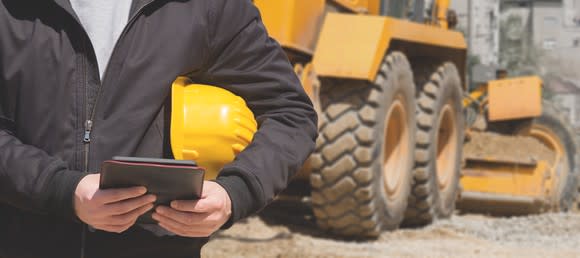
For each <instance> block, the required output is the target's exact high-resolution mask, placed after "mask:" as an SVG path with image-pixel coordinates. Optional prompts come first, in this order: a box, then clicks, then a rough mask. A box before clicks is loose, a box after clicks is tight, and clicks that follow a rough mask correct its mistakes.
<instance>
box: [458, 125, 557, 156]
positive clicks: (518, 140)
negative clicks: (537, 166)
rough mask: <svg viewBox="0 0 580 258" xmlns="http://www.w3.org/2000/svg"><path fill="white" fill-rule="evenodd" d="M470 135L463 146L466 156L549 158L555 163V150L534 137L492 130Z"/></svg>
mask: <svg viewBox="0 0 580 258" xmlns="http://www.w3.org/2000/svg"><path fill="white" fill-rule="evenodd" d="M469 136H470V137H469V141H467V142H466V143H465V145H464V146H463V153H464V155H465V157H466V158H470V157H479V158H495V159H500V160H510V161H521V162H533V161H537V160H547V161H548V162H549V163H554V159H555V155H554V152H552V151H551V150H550V149H549V148H548V147H546V146H545V145H544V144H542V143H541V142H540V141H538V140H537V139H535V138H532V137H525V136H506V135H500V134H497V133H492V132H471V133H470V134H469Z"/></svg>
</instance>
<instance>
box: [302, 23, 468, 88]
mask: <svg viewBox="0 0 580 258" xmlns="http://www.w3.org/2000/svg"><path fill="white" fill-rule="evenodd" d="M393 39H397V40H402V41H407V42H414V43H419V44H424V45H431V46H440V47H446V48H453V49H465V48H466V44H465V40H464V38H463V35H462V34H461V33H459V32H455V31H449V30H445V29H442V28H437V27H434V26H429V25H423V24H417V23H412V22H407V21H403V20H398V19H394V18H389V17H378V16H367V15H352V14H337V13H329V14H327V16H326V19H325V22H324V25H323V28H322V31H321V34H320V38H319V41H318V44H317V46H316V50H315V53H314V60H313V63H314V67H316V71H317V73H318V74H319V75H321V76H332V77H343V78H354V79H363V80H369V81H372V80H374V78H375V76H376V74H377V71H378V68H379V65H380V64H381V61H382V59H383V57H384V55H385V53H386V50H387V49H388V47H389V43H390V42H391V40H393Z"/></svg>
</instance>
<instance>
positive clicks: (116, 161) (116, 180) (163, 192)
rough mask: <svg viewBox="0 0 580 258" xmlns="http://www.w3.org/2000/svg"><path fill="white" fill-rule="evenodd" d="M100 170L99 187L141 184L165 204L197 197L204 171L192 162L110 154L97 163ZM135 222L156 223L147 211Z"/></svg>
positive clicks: (156, 202)
mask: <svg viewBox="0 0 580 258" xmlns="http://www.w3.org/2000/svg"><path fill="white" fill-rule="evenodd" d="M100 173H101V180H100V185H99V188H100V189H111V188H125V187H132V186H144V187H146V188H147V192H148V193H151V194H155V195H156V196H157V200H156V201H155V206H157V205H169V203H170V202H171V201H173V200H195V199H199V198H200V197H201V191H202V188H203V177H204V173H205V171H204V169H203V168H200V167H198V166H197V165H196V163H195V162H193V161H186V160H172V159H151V158H137V157H114V158H113V159H111V160H107V161H104V162H103V163H102V164H101V171H100ZM137 222H138V223H142V224H156V221H155V220H153V219H152V218H151V212H148V213H146V214H144V215H143V216H141V217H139V219H138V221H137Z"/></svg>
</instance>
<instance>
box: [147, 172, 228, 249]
mask: <svg viewBox="0 0 580 258" xmlns="http://www.w3.org/2000/svg"><path fill="white" fill-rule="evenodd" d="M231 214H232V201H231V200H230V196H229V195H228V193H227V192H226V190H225V189H224V188H223V187H221V186H220V185H219V184H218V183H215V182H212V181H205V182H204V184H203V192H202V195H201V199H199V200H194V201H172V202H171V208H170V207H166V206H159V207H157V208H156V209H155V212H154V213H153V219H155V220H157V221H159V225H160V226H161V227H163V228H165V229H167V230H169V231H170V232H173V233H175V234H177V235H179V236H183V237H207V236H209V235H211V234H212V233H213V232H215V231H217V230H218V229H219V228H220V227H221V226H222V225H223V224H224V223H225V222H226V221H228V219H229V218H230V216H231Z"/></svg>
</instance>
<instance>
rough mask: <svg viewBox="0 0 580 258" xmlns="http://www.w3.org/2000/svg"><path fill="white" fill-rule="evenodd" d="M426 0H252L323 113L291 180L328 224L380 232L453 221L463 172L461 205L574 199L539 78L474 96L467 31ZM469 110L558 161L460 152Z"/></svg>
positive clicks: (563, 146) (352, 231) (442, 2)
mask: <svg viewBox="0 0 580 258" xmlns="http://www.w3.org/2000/svg"><path fill="white" fill-rule="evenodd" d="M433 2H434V3H433V4H432V6H430V7H428V8H426V7H425V4H424V3H425V1H421V0H415V1H399V0H397V1H395V0H390V1H387V0H382V1H381V0H254V3H255V5H256V6H257V7H258V8H259V9H260V11H261V14H262V18H263V21H264V24H265V25H266V28H267V30H268V32H269V33H270V35H271V36H272V37H274V38H275V39H276V40H277V41H278V42H279V43H280V44H281V45H282V47H283V48H284V49H285V50H286V53H287V55H288V58H289V60H290V61H291V63H292V64H293V65H294V66H295V71H296V73H297V75H298V76H299V77H300V79H301V81H302V83H303V85H304V88H305V90H306V91H307V93H308V94H309V96H310V97H311V99H312V101H313V103H314V105H315V108H316V109H317V111H318V113H319V120H320V122H319V130H320V137H319V138H318V141H317V148H316V150H315V153H314V154H313V155H312V156H311V157H310V159H309V161H308V162H307V164H306V165H305V167H304V169H303V170H302V171H301V172H300V173H299V174H298V175H297V176H296V177H295V180H296V181H303V182H307V184H308V185H309V186H310V190H311V191H310V192H311V203H312V208H313V211H314V215H315V217H316V221H317V223H318V225H319V226H320V227H321V228H323V229H326V230H328V231H330V232H333V233H335V234H339V235H344V236H351V237H374V236H377V235H378V234H379V233H380V232H381V230H385V229H394V228H397V227H399V226H400V225H401V224H402V223H403V224H406V225H412V226H417V225H425V224H428V223H430V222H432V221H433V220H436V219H440V218H447V217H449V216H451V215H452V213H453V212H454V210H455V204H456V201H457V199H458V196H460V188H461V187H460V181H461V185H462V186H463V194H462V198H461V202H460V204H461V205H462V206H463V207H466V208H474V207H475V208H481V207H484V204H488V205H485V207H486V208H485V209H493V208H498V207H499V206H501V207H503V208H506V210H508V211H510V210H511V211H513V210H514V208H513V207H511V205H512V204H513V203H518V204H522V205H523V206H525V207H528V208H530V210H534V209H536V208H538V207H540V206H541V207H543V208H545V207H552V208H553V209H555V210H565V209H566V207H569V206H570V205H569V203H570V202H571V201H572V200H573V195H574V194H573V193H574V192H575V190H576V189H575V188H576V185H577V183H576V181H575V178H576V169H577V166H576V160H577V159H576V150H575V144H574V143H573V141H572V140H571V139H572V138H573V136H572V135H570V134H569V131H568V129H567V127H566V126H564V125H562V120H560V119H556V120H555V119H553V118H549V115H548V114H549V113H550V112H551V111H550V110H551V108H548V107H546V106H544V108H543V110H542V103H541V97H540V94H539V92H540V90H541V88H540V86H539V85H540V84H541V83H540V81H539V80H538V79H537V78H528V79H516V80H497V81H492V82H490V83H488V84H485V85H482V86H481V87H479V88H477V89H475V90H473V91H471V93H468V92H469V89H467V87H466V85H467V83H466V76H465V74H466V55H467V49H466V44H465V39H464V37H463V35H462V34H461V33H459V32H456V31H453V30H452V29H450V28H449V27H450V26H451V27H453V25H454V23H455V21H454V20H453V19H448V16H447V13H448V6H449V0H436V1H433ZM425 10H429V11H425ZM178 84H179V83H178ZM174 92H175V91H174ZM174 98H175V96H174ZM542 111H543V112H542ZM190 113H191V114H193V113H195V112H190ZM466 114H467V115H466ZM469 114H472V115H471V116H470V115H469ZM473 114H475V117H477V116H480V117H485V118H486V119H483V120H485V121H487V122H488V125H489V126H488V129H485V130H491V129H493V128H496V129H497V130H496V131H497V132H502V133H507V134H511V135H513V134H519V135H520V136H519V137H527V136H532V137H535V139H538V140H539V141H540V142H541V143H542V144H543V145H542V146H544V145H545V146H547V148H548V149H550V151H552V152H554V153H556V154H555V158H554V159H552V160H541V159H538V158H537V157H535V156H534V157H535V158H534V159H531V160H528V161H525V160H524V161H522V160H518V161H513V160H508V159H502V158H504V157H493V156H490V155H479V156H477V155H472V154H473V153H469V155H466V156H465V159H464V158H463V154H464V153H463V150H464V140H465V137H464V136H465V135H466V134H467V135H468V136H470V137H468V138H471V139H472V140H471V142H474V140H473V139H475V138H474V137H475V136H476V134H477V132H476V130H472V124H474V123H472V121H471V119H470V117H474V115H473ZM466 117H467V118H468V119H466ZM480 120H481V119H480ZM506 121H507V122H506ZM254 126H255V125H254ZM500 128H509V129H510V130H507V129H506V130H503V131H502V130H500ZM508 131H509V132H508ZM172 132H173V129H172ZM178 132H179V131H178ZM182 132H183V131H182ZM173 138H174V136H173V135H172V143H173ZM246 138H247V139H251V137H250V136H247V137H246ZM178 141H179V140H178ZM246 142H247V141H246ZM176 146H178V148H183V146H185V145H183V144H181V143H177V144H175V146H173V147H174V153H175V152H176V150H175V147H176ZM179 146H181V147H179ZM225 146H226V147H224V149H226V152H227V153H228V155H229V156H231V155H230V154H229V153H230V152H231V148H230V147H229V146H230V145H228V144H226V145H225ZM232 146H233V145H232ZM188 148H189V147H188ZM191 148H193V150H188V153H190V154H192V153H193V154H195V155H199V154H200V153H202V152H204V151H203V148H204V147H203V146H194V147H191ZM196 148H197V149H196ZM199 148H201V150H200V149H199ZM240 148H241V147H240ZM240 148H238V149H240ZM484 148H485V146H484ZM238 151H239V150H238ZM177 152H179V150H178V151H177ZM195 155H193V156H195ZM193 156H192V157H193ZM206 158H207V156H206ZM209 159H212V158H211V157H209ZM208 162H210V161H208ZM220 162H221V163H223V160H222V161H220ZM201 163H203V161H202V162H200V164H201ZM202 165H203V164H202ZM462 168H464V169H463V171H464V177H463V178H461V171H462ZM216 170H217V169H216ZM571 189H573V190H571ZM510 207H511V208H510ZM543 208H542V209H543ZM516 210H518V211H521V210H522V209H521V208H517V209H516ZM484 211H486V210H484Z"/></svg>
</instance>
